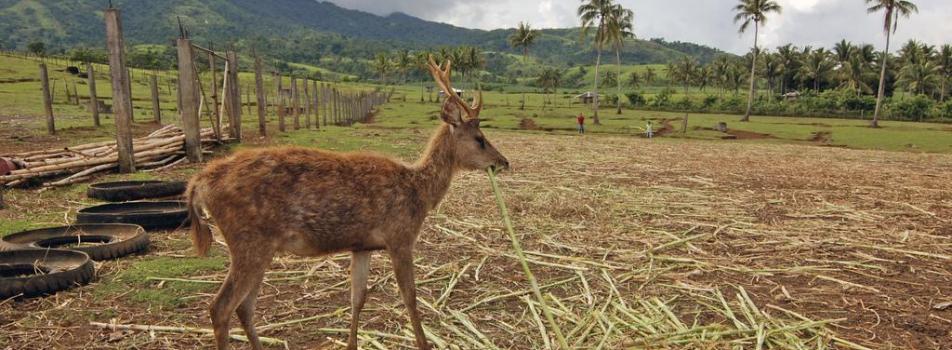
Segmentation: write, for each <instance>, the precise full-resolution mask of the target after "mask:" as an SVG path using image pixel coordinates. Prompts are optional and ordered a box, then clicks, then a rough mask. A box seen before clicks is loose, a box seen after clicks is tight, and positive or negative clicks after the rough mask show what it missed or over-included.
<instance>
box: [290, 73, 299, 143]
mask: <svg viewBox="0 0 952 350" xmlns="http://www.w3.org/2000/svg"><path fill="white" fill-rule="evenodd" d="M298 95H300V94H299V93H298V84H297V77H295V76H293V75H292V76H291V115H292V116H294V130H298V129H300V128H301V113H300V106H301V100H300V96H298Z"/></svg>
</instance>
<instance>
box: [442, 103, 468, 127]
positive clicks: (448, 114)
mask: <svg viewBox="0 0 952 350" xmlns="http://www.w3.org/2000/svg"><path fill="white" fill-rule="evenodd" d="M463 113H464V111H463V108H462V107H460V105H459V104H458V103H455V102H453V101H452V100H447V101H446V102H443V110H442V111H440V119H443V122H444V123H446V124H449V125H452V126H454V127H458V126H460V125H461V124H463Z"/></svg>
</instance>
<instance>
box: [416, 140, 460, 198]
mask: <svg viewBox="0 0 952 350" xmlns="http://www.w3.org/2000/svg"><path fill="white" fill-rule="evenodd" d="M455 148H456V143H454V142H453V134H452V131H451V128H450V126H449V125H446V124H443V125H441V126H440V128H439V129H438V130H437V131H436V134H434V135H433V137H432V138H430V143H429V145H427V147H426V151H424V152H423V156H422V157H421V158H420V160H418V161H417V162H416V164H414V165H413V167H412V170H413V171H414V172H415V175H416V176H415V177H414V181H415V184H414V185H415V187H416V189H417V191H418V193H419V195H420V199H421V200H422V201H423V202H424V203H425V204H426V207H427V208H426V209H427V211H429V210H430V209H433V208H434V207H436V205H437V204H439V203H440V201H441V200H443V196H444V195H446V190H447V189H449V187H450V182H451V181H452V180H453V175H454V174H455V173H456V170H457V169H456V167H457V165H456V149H455Z"/></svg>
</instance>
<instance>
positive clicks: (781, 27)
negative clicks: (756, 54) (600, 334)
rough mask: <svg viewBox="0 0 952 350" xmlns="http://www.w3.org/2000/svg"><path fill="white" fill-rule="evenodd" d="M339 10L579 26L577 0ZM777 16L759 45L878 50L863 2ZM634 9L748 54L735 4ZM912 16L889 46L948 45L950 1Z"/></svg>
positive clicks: (783, 1) (383, 4)
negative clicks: (840, 44)
mask: <svg viewBox="0 0 952 350" xmlns="http://www.w3.org/2000/svg"><path fill="white" fill-rule="evenodd" d="M332 2H334V3H336V4H338V5H340V6H342V7H346V8H353V9H359V10H363V11H367V12H371V13H375V14H379V15H387V14H390V13H392V12H397V11H399V12H404V13H407V14H410V15H413V16H417V17H420V18H423V19H427V20H432V21H439V22H445V23H450V24H453V25H457V26H461V27H467V28H479V29H487V30H488V29H496V28H513V27H515V26H516V25H517V24H518V23H519V22H520V21H526V22H529V23H530V24H532V25H533V27H536V28H561V27H574V26H578V18H577V17H576V15H575V11H576V8H577V7H578V5H579V4H580V2H579V1H576V0H531V1H526V0H465V1H464V0H440V1H436V0H389V1H380V0H332ZM777 2H778V3H780V5H781V6H783V8H784V11H783V14H781V15H773V16H771V17H770V18H769V20H768V21H767V24H766V25H765V26H764V27H763V28H761V37H760V42H761V43H762V44H763V46H765V47H770V48H772V47H776V46H778V45H782V44H785V43H788V42H790V43H793V44H795V45H798V46H804V45H812V46H825V47H830V46H832V45H833V43H834V42H836V41H839V40H840V39H847V40H850V41H853V42H860V43H872V44H875V45H876V46H877V47H880V46H881V45H882V42H883V41H884V40H883V35H882V31H881V30H880V28H881V27H882V24H881V21H882V17H881V15H880V14H875V15H867V14H866V4H865V2H864V1H862V0H777ZM620 3H621V4H623V5H624V6H625V7H628V8H631V9H633V10H634V11H635V34H636V35H638V37H641V38H645V39H648V38H655V37H663V38H665V39H668V40H681V41H689V42H695V43H699V44H705V45H709V46H713V47H717V48H720V49H722V50H725V51H729V52H734V53H744V52H747V51H748V50H749V48H750V46H751V43H752V40H753V37H752V35H753V34H752V33H750V32H749V33H745V34H739V33H738V32H737V25H736V24H734V22H733V16H734V14H733V10H732V7H733V6H734V5H735V4H736V3H737V1H736V0H620ZM916 3H917V4H918V6H919V13H918V14H914V15H913V17H912V18H911V19H901V20H900V24H899V32H898V33H897V34H896V37H895V38H896V41H895V42H897V43H898V42H902V41H905V40H909V39H910V38H916V39H918V40H922V41H925V42H927V43H930V44H933V45H938V44H943V43H952V1H949V0H918V1H916Z"/></svg>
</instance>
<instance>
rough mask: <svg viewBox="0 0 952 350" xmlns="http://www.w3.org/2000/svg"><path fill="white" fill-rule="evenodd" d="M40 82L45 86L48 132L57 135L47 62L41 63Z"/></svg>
mask: <svg viewBox="0 0 952 350" xmlns="http://www.w3.org/2000/svg"><path fill="white" fill-rule="evenodd" d="M40 84H42V86H43V89H42V91H43V109H44V111H46V132H47V133H48V134H50V135H56V121H55V120H54V118H53V96H52V95H50V76H49V72H47V70H46V63H40Z"/></svg>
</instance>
